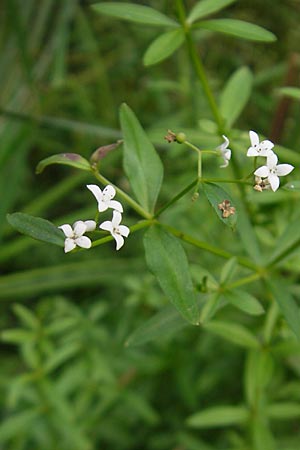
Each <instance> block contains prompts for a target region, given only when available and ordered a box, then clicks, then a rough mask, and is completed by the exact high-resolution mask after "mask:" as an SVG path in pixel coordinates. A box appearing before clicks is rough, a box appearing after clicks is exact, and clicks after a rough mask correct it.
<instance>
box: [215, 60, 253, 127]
mask: <svg viewBox="0 0 300 450" xmlns="http://www.w3.org/2000/svg"><path fill="white" fill-rule="evenodd" d="M252 82H253V76H252V73H251V72H250V70H249V69H248V67H241V68H240V69H238V70H237V71H236V72H234V74H233V75H232V76H231V77H230V78H229V80H228V82H227V84H226V85H225V88H224V90H223V92H222V94H221V98H220V111H221V114H222V116H223V118H224V119H225V121H226V124H227V126H228V127H231V126H232V125H233V124H234V122H235V121H236V120H237V119H238V118H239V116H240V114H241V112H242V111H243V109H244V107H245V106H246V104H247V102H248V100H249V98H250V94H251V90H252Z"/></svg>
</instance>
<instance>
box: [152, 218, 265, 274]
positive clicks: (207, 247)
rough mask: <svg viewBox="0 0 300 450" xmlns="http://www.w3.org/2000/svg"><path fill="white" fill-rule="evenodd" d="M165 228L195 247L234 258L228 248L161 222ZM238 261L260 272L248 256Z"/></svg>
mask: <svg viewBox="0 0 300 450" xmlns="http://www.w3.org/2000/svg"><path fill="white" fill-rule="evenodd" d="M160 225H161V226H162V227H163V228H165V229H166V230H168V231H169V232H170V233H171V234H173V235H174V236H176V237H178V238H179V239H181V240H182V241H184V242H188V243H189V244H192V245H194V246H195V247H198V248H202V249H203V250H206V251H208V252H209V253H213V254H214V255H217V256H220V257H222V258H225V259H230V258H233V257H234V256H235V255H233V254H232V253H230V252H227V251H226V250H222V249H221V248H219V247H215V246H213V245H210V244H207V243H206V242H203V241H199V240H198V239H195V238H194V237H192V236H189V235H188V234H185V233H183V232H182V231H179V230H177V229H176V228H173V227H171V226H170V225H166V224H163V223H161V224H160ZM237 261H238V263H239V264H240V265H241V266H244V267H247V268H248V269H251V270H254V271H255V272H260V271H261V269H260V267H258V266H257V265H256V264H254V263H253V262H252V261H250V260H248V259H247V258H243V257H242V256H238V257H237Z"/></svg>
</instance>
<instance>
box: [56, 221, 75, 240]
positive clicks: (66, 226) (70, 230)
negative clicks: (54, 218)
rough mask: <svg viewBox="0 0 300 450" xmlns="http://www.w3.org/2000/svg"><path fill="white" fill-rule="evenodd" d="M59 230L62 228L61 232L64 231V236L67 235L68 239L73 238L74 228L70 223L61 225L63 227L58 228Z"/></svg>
mask: <svg viewBox="0 0 300 450" xmlns="http://www.w3.org/2000/svg"><path fill="white" fill-rule="evenodd" d="M58 228H60V229H61V230H63V232H64V235H65V236H66V237H67V238H70V237H72V236H73V228H72V227H71V225H69V224H68V223H65V224H64V225H61V226H60V227H58Z"/></svg>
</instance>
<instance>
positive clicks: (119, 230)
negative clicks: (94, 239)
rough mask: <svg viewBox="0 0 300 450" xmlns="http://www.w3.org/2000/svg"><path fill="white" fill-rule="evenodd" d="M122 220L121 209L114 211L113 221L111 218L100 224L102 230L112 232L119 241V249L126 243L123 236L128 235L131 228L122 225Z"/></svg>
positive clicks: (117, 247)
mask: <svg viewBox="0 0 300 450" xmlns="http://www.w3.org/2000/svg"><path fill="white" fill-rule="evenodd" d="M121 220H122V215H121V214H120V213H119V211H114V212H113V218H112V221H111V222H110V221H109V220H106V221H105V222H103V223H101V225H99V228H101V230H105V231H109V232H110V234H111V235H112V237H113V238H114V239H115V241H116V243H117V245H116V249H117V250H119V249H120V248H121V247H122V246H123V245H124V238H123V236H124V237H127V236H128V235H129V233H130V230H129V228H128V227H126V225H120V223H121Z"/></svg>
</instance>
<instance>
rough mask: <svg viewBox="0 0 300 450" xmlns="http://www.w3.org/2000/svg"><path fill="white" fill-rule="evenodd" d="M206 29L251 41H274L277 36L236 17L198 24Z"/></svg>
mask: <svg viewBox="0 0 300 450" xmlns="http://www.w3.org/2000/svg"><path fill="white" fill-rule="evenodd" d="M197 26H199V27H201V28H205V29H206V30H211V31H216V32H218V33H224V34H228V35H230V36H235V37H239V38H242V39H247V40H249V41H260V42H274V41H276V36H275V35H274V34H273V33H271V32H270V31H268V30H265V29H264V28H262V27H260V26H258V25H255V24H253V23H248V22H244V21H243V20H235V19H216V20H204V21H203V22H200V23H199V24H197Z"/></svg>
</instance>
